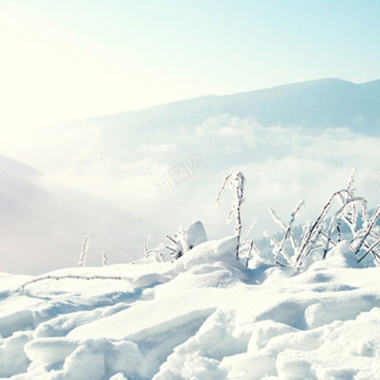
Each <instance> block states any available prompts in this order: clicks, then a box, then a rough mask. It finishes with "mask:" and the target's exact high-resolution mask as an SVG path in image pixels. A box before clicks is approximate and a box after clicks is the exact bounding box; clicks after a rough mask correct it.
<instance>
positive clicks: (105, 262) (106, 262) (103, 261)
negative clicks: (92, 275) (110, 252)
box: [102, 252, 109, 267]
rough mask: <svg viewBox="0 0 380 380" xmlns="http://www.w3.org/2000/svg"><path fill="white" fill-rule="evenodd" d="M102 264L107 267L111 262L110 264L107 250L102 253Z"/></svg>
mask: <svg viewBox="0 0 380 380" xmlns="http://www.w3.org/2000/svg"><path fill="white" fill-rule="evenodd" d="M102 265H103V266H104V267H107V266H108V265H109V264H108V256H107V253H106V252H103V253H102Z"/></svg>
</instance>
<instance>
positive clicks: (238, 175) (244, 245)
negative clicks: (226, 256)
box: [216, 171, 259, 266]
mask: <svg viewBox="0 0 380 380" xmlns="http://www.w3.org/2000/svg"><path fill="white" fill-rule="evenodd" d="M244 186H245V177H244V175H243V173H242V172H240V171H234V172H232V173H230V174H229V175H228V176H227V177H226V178H225V179H224V182H223V185H222V188H221V189H220V191H219V193H218V195H217V197H216V204H217V206H220V205H221V197H222V194H223V193H224V191H225V190H226V188H229V189H232V188H234V190H235V200H234V202H233V203H232V206H231V210H230V212H229V213H228V215H227V224H228V223H230V222H231V218H232V215H233V214H235V229H234V232H235V235H236V238H237V244H236V250H235V256H236V259H237V260H239V258H240V252H241V251H242V250H246V251H247V257H246V261H245V265H246V266H248V262H249V260H250V258H251V253H252V251H255V252H256V254H257V255H259V250H258V248H257V247H256V245H255V243H254V241H253V240H250V241H245V237H246V236H247V235H248V234H249V232H250V231H251V230H252V228H253V226H254V224H255V222H256V219H255V218H253V219H252V220H251V222H250V224H249V225H248V228H247V230H246V232H245V234H244V235H243V237H241V231H242V222H241V206H242V204H243V203H244V201H245V198H244Z"/></svg>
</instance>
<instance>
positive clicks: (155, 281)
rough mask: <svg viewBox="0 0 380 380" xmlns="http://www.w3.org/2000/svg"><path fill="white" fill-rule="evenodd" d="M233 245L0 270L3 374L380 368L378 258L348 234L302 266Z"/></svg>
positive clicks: (231, 375)
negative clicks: (367, 261) (27, 272)
mask: <svg viewBox="0 0 380 380" xmlns="http://www.w3.org/2000/svg"><path fill="white" fill-rule="evenodd" d="M235 249H236V237H228V238H226V239H222V240H218V241H204V242H199V244H197V245H195V246H194V247H193V249H191V250H190V251H188V252H187V253H186V254H185V255H184V256H182V257H180V258H179V259H178V260H176V261H174V262H173V263H156V264H146V265H132V264H119V265H110V266H108V267H103V268H71V269H70V268H68V269H63V270H60V271H57V272H54V273H50V274H48V275H49V276H50V277H51V278H58V277H59V278H60V279H59V280H58V281H57V280H52V279H45V280H40V281H35V280H37V279H38V278H33V277H25V276H23V277H20V276H12V275H5V274H4V275H1V277H0V279H1V287H0V289H1V292H0V297H1V298H0V334H1V339H0V377H2V378H11V379H69V380H70V379H73V380H74V379H81V380H86V379H88V380H94V379H99V380H103V379H113V380H123V379H129V380H130V379H134V380H148V379H154V380H162V379H164V380H170V379H172V380H181V379H192V380H194V379H197V380H198V379H200V380H203V379H204V380H227V379H249V380H251V379H263V378H266V379H376V378H380V364H379V358H380V343H379V342H380V328H379V326H380V289H379V287H378V285H377V284H378V277H379V268H376V267H373V268H363V267H361V266H360V264H357V262H356V260H355V258H354V257H353V253H352V251H351V250H350V248H349V245H348V243H347V242H341V243H340V244H339V245H338V246H337V247H335V248H334V249H332V250H331V251H330V252H329V253H328V255H327V257H326V259H325V260H320V261H312V260H310V261H309V262H307V263H304V267H303V268H302V270H300V271H298V272H295V271H294V270H293V269H292V268H281V267H279V266H274V265H272V264H270V263H268V262H266V261H264V260H262V259H258V258H256V259H253V260H252V261H251V264H250V267H249V268H246V267H245V266H244V265H243V264H242V263H241V262H239V261H238V260H236V259H235ZM65 275H71V276H76V277H77V278H76V279H74V278H71V279H69V278H66V279H63V278H62V277H64V276H65ZM81 276H82V279H81V278H80V277H81ZM83 278H89V280H85V279H83ZM90 278H91V280H90ZM102 278H103V279H102ZM105 278H107V279H105ZM26 281H29V283H28V284H27V285H25V286H24V288H22V287H21V288H20V289H24V291H23V292H18V291H16V289H17V288H19V287H20V285H22V284H25V282H26ZM30 281H34V282H30Z"/></svg>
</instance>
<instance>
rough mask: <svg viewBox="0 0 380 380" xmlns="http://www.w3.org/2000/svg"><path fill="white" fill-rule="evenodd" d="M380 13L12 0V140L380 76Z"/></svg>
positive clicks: (8, 39)
mask: <svg viewBox="0 0 380 380" xmlns="http://www.w3.org/2000/svg"><path fill="white" fill-rule="evenodd" d="M379 17H380V2H379V1H377V0H372V1H371V0H366V1H347V0H319V1H304V0H301V1H300V0H292V1H289V0H281V1H280V0H270V1H261V0H260V1H256V0H250V1H248V0H234V1H231V0H230V1H226V0H217V1H216V0H209V1H203V0H191V1H190V0H176V1H170V0H155V1H140V0H133V1H132V0H107V1H105V0H102V1H101V0H91V1H90V0H87V1H86V0H66V1H60V0H17V1H14V0H1V1H0V46H1V57H2V58H1V60H0V83H1V86H0V102H1V109H2V111H1V114H0V127H1V136H0V137H1V138H2V141H3V144H8V145H9V144H12V143H17V142H19V138H20V132H22V134H23V136H26V137H25V138H27V136H28V134H33V133H34V131H35V128H36V127H39V126H49V125H51V124H53V123H61V122H66V121H73V120H77V119H82V118H88V117H92V116H97V115H104V114H110V113H116V112H122V111H128V110H135V109H140V108H144V107H148V106H151V105H155V104H162V103H167V102H171V101H175V100H181V99H186V98H192V97H197V96H202V95H207V94H229V93H238V92H242V91H250V90H255V89H259V88H266V87H271V86H276V85H281V84H285V83H293V82H298V81H305V80H311V79H319V78H324V77H339V78H341V79H346V80H349V81H353V82H365V81H370V80H375V79H378V78H380V66H379V64H378V63H379V62H380V49H379V47H378V46H379V44H378V41H379V37H380V27H379V26H378V19H379Z"/></svg>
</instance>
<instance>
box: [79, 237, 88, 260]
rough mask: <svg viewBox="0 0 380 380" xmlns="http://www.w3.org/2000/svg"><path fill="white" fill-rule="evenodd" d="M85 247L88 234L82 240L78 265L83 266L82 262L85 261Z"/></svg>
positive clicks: (86, 246)
mask: <svg viewBox="0 0 380 380" xmlns="http://www.w3.org/2000/svg"><path fill="white" fill-rule="evenodd" d="M87 248H88V236H86V237H85V238H84V241H83V246H82V251H81V253H80V256H79V263H78V264H79V266H80V267H84V263H85V261H86V253H87Z"/></svg>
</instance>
